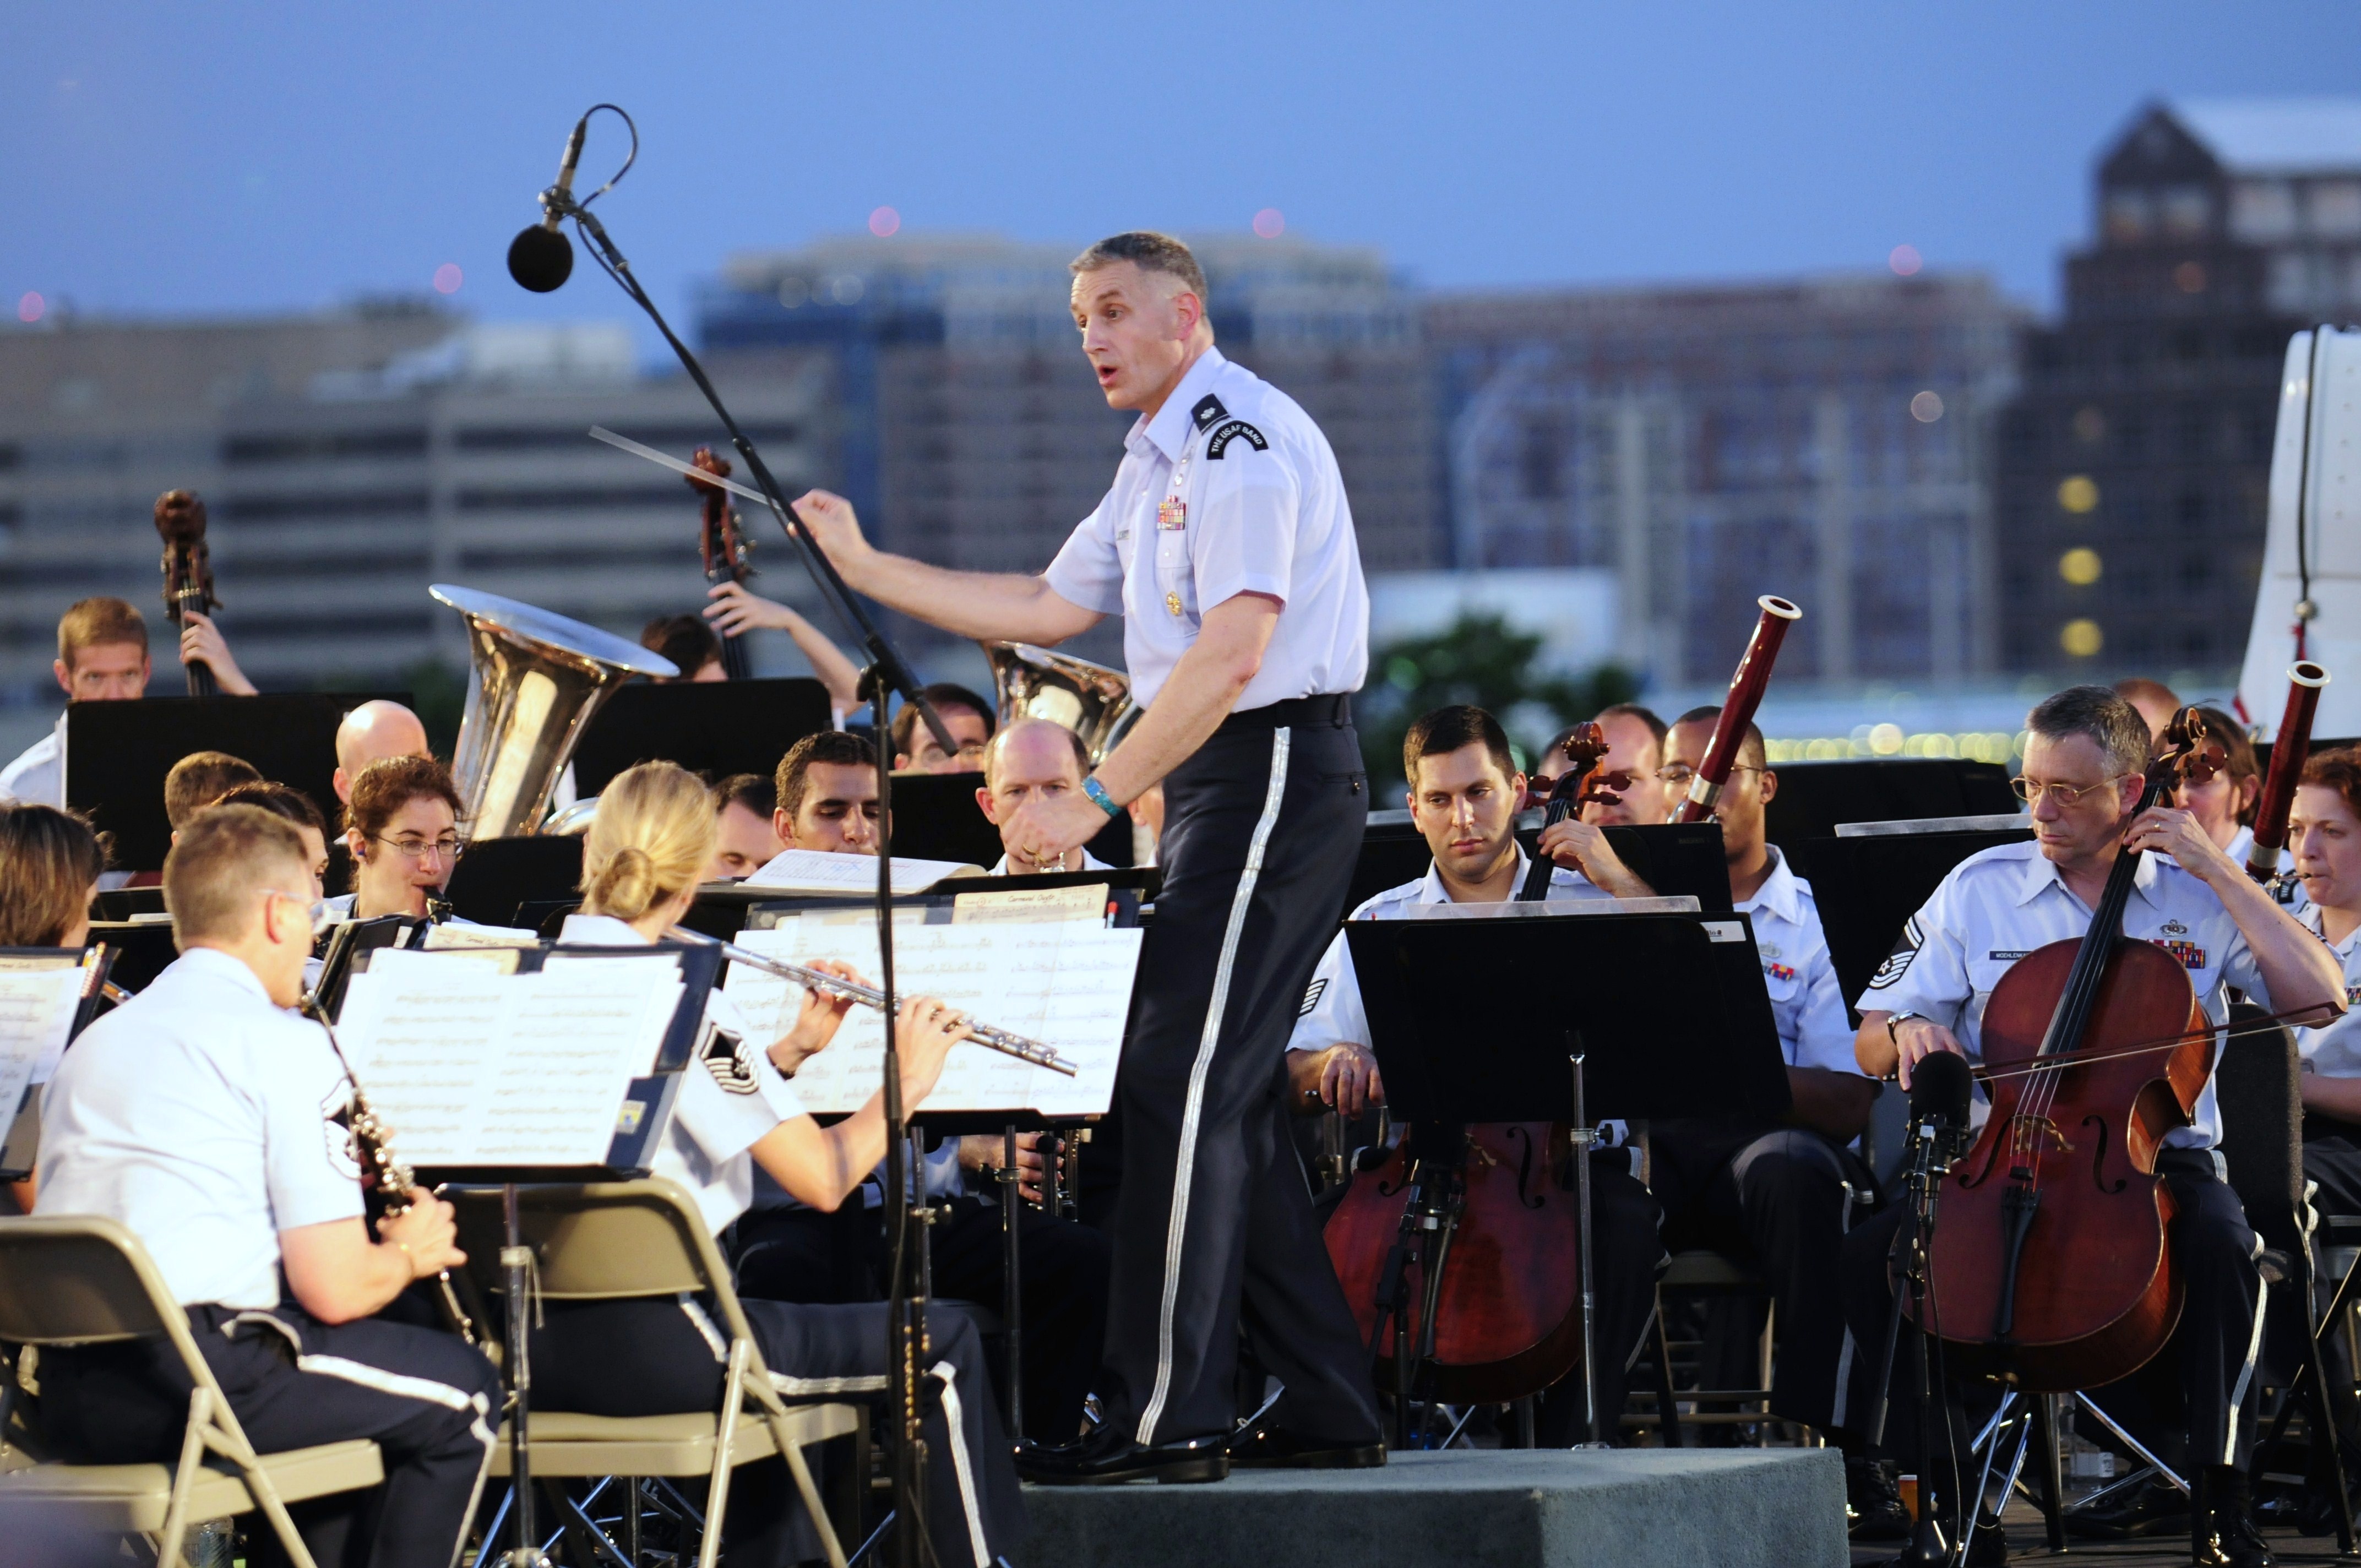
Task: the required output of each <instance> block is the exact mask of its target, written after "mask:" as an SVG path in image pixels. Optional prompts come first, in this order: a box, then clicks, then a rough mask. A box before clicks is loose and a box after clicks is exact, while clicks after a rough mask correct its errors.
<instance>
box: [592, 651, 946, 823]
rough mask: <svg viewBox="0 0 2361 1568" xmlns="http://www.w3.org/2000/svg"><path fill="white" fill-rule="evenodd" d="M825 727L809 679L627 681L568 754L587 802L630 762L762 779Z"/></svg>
mask: <svg viewBox="0 0 2361 1568" xmlns="http://www.w3.org/2000/svg"><path fill="white" fill-rule="evenodd" d="M828 727H829V700H828V688H827V687H826V686H824V685H820V684H819V682H818V681H815V680H812V679H810V678H809V677H807V676H796V677H792V678H787V679H778V680H754V681H665V682H663V683H661V684H657V683H653V682H648V681H633V682H631V683H630V684H629V685H625V686H623V687H621V688H620V689H619V690H618V691H617V692H616V693H615V695H614V696H611V697H609V698H608V699H607V702H606V705H605V706H604V707H600V708H599V709H598V713H597V714H596V715H595V716H594V717H593V718H591V720H590V723H589V726H588V728H587V729H584V730H583V732H582V742H581V744H580V745H578V746H577V747H576V748H575V749H574V784H575V788H576V790H577V792H578V793H579V794H580V795H582V797H583V798H584V799H588V798H589V797H590V796H591V795H597V794H598V792H599V791H600V790H602V789H605V788H606V787H607V784H608V781H609V780H610V779H612V778H613V777H614V776H615V775H616V774H617V773H621V772H622V771H623V770H624V769H625V768H628V767H630V766H631V765H632V764H633V763H634V762H655V761H659V760H661V761H663V762H677V763H679V764H680V765H681V766H682V767H684V768H686V769H687V770H688V771H689V772H690V773H702V774H703V775H704V776H705V777H706V779H707V780H708V782H713V781H718V780H720V779H725V778H728V777H729V776H730V774H732V773H760V774H761V775H762V776H763V777H764V778H766V779H767V778H769V777H770V776H771V775H772V774H773V773H775V772H777V771H778V766H779V759H780V758H782V757H784V756H785V755H786V754H787V749H788V748H789V747H791V746H793V745H794V744H795V743H796V741H798V740H802V739H803V738H804V737H805V736H807V735H813V734H817V733H818V732H819V731H820V730H823V729H827V728H828ZM986 863H987V864H989V863H990V862H988V861H987V862H986Z"/></svg>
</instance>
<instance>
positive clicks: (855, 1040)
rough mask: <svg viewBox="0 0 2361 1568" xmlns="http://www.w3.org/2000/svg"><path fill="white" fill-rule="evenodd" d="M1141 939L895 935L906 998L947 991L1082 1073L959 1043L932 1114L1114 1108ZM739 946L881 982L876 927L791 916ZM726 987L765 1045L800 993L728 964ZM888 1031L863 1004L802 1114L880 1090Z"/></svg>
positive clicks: (1102, 934)
mask: <svg viewBox="0 0 2361 1568" xmlns="http://www.w3.org/2000/svg"><path fill="white" fill-rule="evenodd" d="M1144 934H1145V933H1143V932H1141V931H1140V930H1138V929H1137V928H1131V929H1124V930H1109V929H1107V928H1106V927H1103V926H1100V925H1097V924H1095V923H1089V922H1082V921H1064V920H1042V921H1029V922H1025V923H1021V924H1014V923H1012V924H986V925H972V926H919V927H907V928H904V929H899V930H896V931H895V934H894V959H895V988H896V989H897V990H898V991H899V992H901V993H902V994H904V995H929V996H939V997H940V998H942V999H943V1000H944V1001H945V1002H947V1003H950V1004H951V1005H952V1006H953V1007H956V1008H958V1009H959V1010H960V1011H961V1012H962V1013H965V1014H969V1015H970V1016H972V1017H974V1018H976V1019H978V1020H980V1021H982V1022H984V1023H987V1024H992V1025H996V1026H997V1027H1000V1028H1003V1029H1006V1030H1009V1031H1011V1032H1012V1033H1015V1034H1019V1035H1027V1036H1031V1037H1033V1038H1034V1039H1037V1040H1039V1041H1042V1042H1043V1043H1044V1044H1046V1045H1049V1046H1051V1047H1055V1048H1056V1050H1057V1052H1058V1054H1059V1055H1060V1056H1062V1057H1064V1058H1067V1059H1068V1060H1069V1061H1071V1062H1072V1063H1073V1064H1074V1065H1075V1067H1076V1068H1077V1069H1079V1071H1078V1072H1077V1073H1076V1075H1075V1076H1074V1077H1072V1078H1071V1079H1070V1078H1067V1077H1065V1076H1063V1075H1062V1074H1060V1073H1054V1072H1050V1071H1049V1070H1048V1069H1044V1068H1037V1067H1034V1066H1031V1065H1030V1064H1028V1063H1026V1062H1023V1061H1020V1060H1018V1059H1017V1058H1014V1057H1010V1056H1005V1055H1003V1054H1001V1053H1000V1052H998V1051H995V1050H993V1049H991V1048H989V1047H984V1046H979V1045H972V1044H962V1045H960V1046H958V1047H954V1048H953V1049H952V1051H951V1055H950V1060H949V1062H947V1063H946V1064H945V1065H944V1068H943V1075H942V1079H941V1080H940V1081H939V1083H937V1085H936V1086H935V1091H934V1092H933V1093H932V1094H930V1095H928V1097H927V1102H926V1107H925V1108H926V1109H927V1110H929V1111H939V1112H971V1111H1037V1112H1039V1113H1043V1114H1045V1115H1070V1116H1081V1115H1096V1114H1098V1113H1102V1112H1104V1111H1105V1110H1106V1108H1107V1105H1108V1102H1109V1101H1110V1099H1111V1098H1112V1096H1113V1093H1114V1090H1115V1064H1116V1061H1117V1059H1118V1058H1119V1057H1120V1056H1121V1055H1122V1051H1123V1026H1124V1022H1125V1019H1126V1015H1127V1014H1128V1013H1129V1011H1130V1007H1131V986H1132V979H1133V976H1134V974H1135V972H1136V971H1137V968H1138V965H1139V947H1140V940H1141V938H1142V937H1143V936H1144ZM736 940H737V942H738V944H739V945H740V946H741V947H744V948H749V949H751V950H752V951H754V952H758V953H761V954H763V955H764V956H765V957H770V958H778V959H786V960H788V961H790V962H794V963H809V962H810V961H811V960H813V959H824V958H825V959H841V960H842V961H844V962H846V963H849V964H851V965H852V967H853V968H854V969H856V970H859V971H860V972H861V973H862V974H864V975H868V976H870V977H872V978H874V977H875V976H876V974H877V972H878V969H879V965H878V961H877V934H876V931H875V929H874V928H873V927H869V928H862V927H851V926H843V925H835V924H828V925H822V924H819V923H818V922H812V923H808V924H807V923H806V922H804V921H800V920H793V921H787V922H785V923H784V924H782V925H780V926H779V927H776V928H775V929H773V930H768V931H746V932H741V934H740V935H739V936H738V938H736ZM725 989H726V990H727V991H728V992H729V994H730V999H731V1000H732V1001H734V1002H736V1003H738V1005H739V1007H740V1009H741V1011H742V1012H743V1013H744V1014H746V1017H747V1020H748V1022H749V1023H751V1024H752V1025H754V1027H755V1029H756V1031H757V1032H758V1034H761V1035H762V1036H763V1039H762V1040H761V1041H760V1043H761V1044H763V1045H768V1044H769V1042H770V1041H771V1040H772V1039H774V1038H776V1037H777V1036H779V1035H780V1034H783V1033H785V1030H786V1028H787V1027H788V1026H789V1025H792V1024H793V1023H794V1020H795V1009H796V1006H798V1005H799V1004H800V998H801V989H802V988H801V987H798V986H796V985H795V984H793V982H791V981H785V980H781V979H779V978H777V977H776V976H774V975H768V974H763V973H762V972H761V971H759V970H752V969H749V968H748V967H747V966H745V965H743V964H733V965H731V966H730V978H729V980H728V981H726V982H725ZM884 1050H885V1036H884V1019H883V1018H882V1016H881V1015H880V1014H878V1013H877V1011H876V1010H875V1009H873V1008H868V1007H856V1008H854V1009H853V1010H852V1011H851V1013H850V1014H846V1017H845V1021H844V1025H843V1027H842V1028H840V1030H839V1031H838V1032H837V1036H836V1039H835V1040H834V1041H833V1042H832V1043H831V1044H830V1045H829V1047H828V1048H827V1049H826V1050H824V1051H822V1052H821V1053H820V1054H819V1055H818V1056H816V1057H814V1058H811V1059H810V1060H809V1061H807V1062H806V1063H805V1064H804V1065H803V1068H802V1069H801V1070H800V1071H798V1072H797V1073H796V1079H795V1090H796V1098H797V1099H799V1100H801V1101H802V1102H803V1103H804V1105H805V1107H806V1108H807V1109H809V1110H812V1111H817V1112H822V1113H836V1112H850V1111H855V1110H858V1109H860V1107H861V1106H862V1104H863V1103H864V1102H867V1100H868V1099H869V1097H870V1095H871V1094H873V1093H874V1092H875V1091H876V1089H877V1086H878V1084H879V1082H880V1080H881V1077H882V1074H883V1070H884Z"/></svg>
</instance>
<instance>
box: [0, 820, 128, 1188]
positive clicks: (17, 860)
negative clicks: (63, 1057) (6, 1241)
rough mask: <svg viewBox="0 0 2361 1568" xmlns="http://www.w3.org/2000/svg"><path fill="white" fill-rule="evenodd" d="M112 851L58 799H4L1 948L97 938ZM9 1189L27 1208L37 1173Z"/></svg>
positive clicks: (75, 944)
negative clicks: (95, 918)
mask: <svg viewBox="0 0 2361 1568" xmlns="http://www.w3.org/2000/svg"><path fill="white" fill-rule="evenodd" d="M105 869H106V851H105V850H104V848H103V847H102V846H101V845H100V843H99V841H98V835H97V834H95V833H93V832H92V831H91V830H90V824H88V823H86V822H84V821H83V820H82V818H81V817H75V816H72V815H71V814H70V813H68V812H63V811H60V810H59V809H58V808H57V807H56V806H36V805H32V804H30V803H28V802H24V801H19V802H16V804H14V805H0V948H81V947H86V946H88V945H89V942H90V910H91V905H92V904H93V903H94V902H95V901H96V900H97V898H98V878H99V873H100V872H104V870H105ZM8 1190H9V1192H10V1194H11V1195H12V1196H14V1197H15V1199H16V1207H17V1209H18V1210H19V1211H20V1212H30V1211H31V1209H32V1207H33V1181H32V1179H31V1178H29V1177H27V1179H24V1180H22V1181H12V1182H10V1183H9V1184H8Z"/></svg>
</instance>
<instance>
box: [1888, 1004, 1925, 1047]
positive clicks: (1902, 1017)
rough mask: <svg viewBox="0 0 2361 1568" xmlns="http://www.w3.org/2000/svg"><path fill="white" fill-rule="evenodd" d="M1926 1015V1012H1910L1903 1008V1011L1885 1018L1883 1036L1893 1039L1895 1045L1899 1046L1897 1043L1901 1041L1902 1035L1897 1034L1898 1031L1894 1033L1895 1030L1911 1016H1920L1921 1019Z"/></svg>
mask: <svg viewBox="0 0 2361 1568" xmlns="http://www.w3.org/2000/svg"><path fill="white" fill-rule="evenodd" d="M1926 1016H1927V1014H1924V1013H1916V1012H1911V1011H1908V1010H1905V1011H1903V1012H1900V1013H1896V1014H1893V1015H1892V1016H1890V1017H1888V1018H1887V1019H1886V1020H1885V1037H1886V1038H1887V1039H1889V1040H1891V1041H1893V1042H1894V1044H1895V1045H1896V1046H1899V1045H1900V1044H1901V1043H1902V1036H1901V1035H1899V1034H1898V1033H1896V1031H1897V1030H1899V1029H1900V1028H1901V1027H1902V1025H1904V1024H1905V1023H1907V1022H1908V1021H1909V1020H1911V1019H1913V1018H1922V1019H1923V1018H1925V1017H1926Z"/></svg>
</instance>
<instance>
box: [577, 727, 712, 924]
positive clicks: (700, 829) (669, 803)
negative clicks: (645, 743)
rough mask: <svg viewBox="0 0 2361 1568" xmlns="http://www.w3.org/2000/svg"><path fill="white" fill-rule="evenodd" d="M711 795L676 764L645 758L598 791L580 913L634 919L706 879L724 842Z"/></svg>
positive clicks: (585, 850) (585, 859) (586, 844)
mask: <svg viewBox="0 0 2361 1568" xmlns="http://www.w3.org/2000/svg"><path fill="white" fill-rule="evenodd" d="M719 831H720V830H719V828H718V827H717V825H716V823H715V821H714V815H713V799H712V796H711V795H709V794H708V792H707V790H706V787H705V785H704V784H702V783H701V782H700V781H699V780H698V779H697V775H696V774H694V773H690V772H689V771H688V770H687V769H686V768H683V767H681V766H679V765H678V764H676V763H673V762H642V763H641V764H639V766H637V767H635V768H629V769H626V770H625V771H623V772H622V773H618V774H616V775H615V777H614V779H613V780H612V781H611V782H609V784H608V785H607V787H606V788H605V789H603V790H601V791H599V792H598V817H596V818H595V819H594V820H593V821H592V823H591V825H590V835H589V837H588V839H586V840H585V841H584V843H583V846H582V893H583V905H582V909H583V913H584V914H586V915H611V916H614V917H615V918H616V919H618V920H637V919H638V918H639V917H640V916H642V915H645V914H646V913H647V912H648V911H649V910H651V909H653V908H655V907H656V906H658V905H661V904H663V903H664V901H665V900H666V899H668V898H671V897H673V896H675V894H679V893H681V892H682V891H683V890H685V889H687V888H692V887H695V886H696V885H697V883H700V882H702V881H703V880H705V871H706V867H708V865H710V864H711V863H712V861H713V853H714V850H715V848H716V847H717V845H718V843H719Z"/></svg>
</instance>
